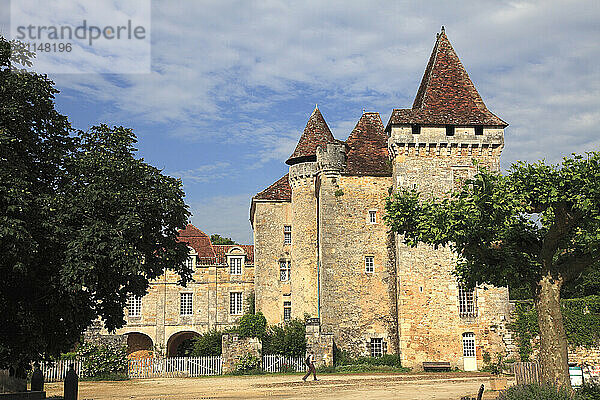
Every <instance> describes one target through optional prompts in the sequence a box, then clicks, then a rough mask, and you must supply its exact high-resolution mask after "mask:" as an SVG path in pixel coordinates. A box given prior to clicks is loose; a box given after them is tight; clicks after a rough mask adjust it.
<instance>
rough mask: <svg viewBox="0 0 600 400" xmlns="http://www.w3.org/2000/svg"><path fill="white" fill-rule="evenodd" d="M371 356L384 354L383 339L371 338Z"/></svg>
mask: <svg viewBox="0 0 600 400" xmlns="http://www.w3.org/2000/svg"><path fill="white" fill-rule="evenodd" d="M370 344H371V346H370V347H371V357H381V356H383V339H382V338H371V343H370Z"/></svg>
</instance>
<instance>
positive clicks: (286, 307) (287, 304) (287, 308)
mask: <svg viewBox="0 0 600 400" xmlns="http://www.w3.org/2000/svg"><path fill="white" fill-rule="evenodd" d="M291 319H292V302H291V301H284V302H283V320H284V321H289V320H291Z"/></svg>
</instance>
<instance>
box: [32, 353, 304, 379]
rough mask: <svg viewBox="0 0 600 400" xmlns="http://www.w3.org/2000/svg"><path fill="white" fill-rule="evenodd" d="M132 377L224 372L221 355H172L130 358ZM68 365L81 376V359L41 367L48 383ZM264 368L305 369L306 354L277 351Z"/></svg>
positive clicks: (264, 362) (62, 375) (264, 360)
mask: <svg viewBox="0 0 600 400" xmlns="http://www.w3.org/2000/svg"><path fill="white" fill-rule="evenodd" d="M127 363H128V369H127V375H128V376H129V378H136V379H140V378H160V377H163V378H175V377H196V376H203V375H221V374H222V360H221V356H208V357H169V358H133V359H130V360H128V361H127ZM69 364H75V371H76V372H77V375H79V376H80V377H81V376H82V372H81V365H82V364H83V362H82V360H77V361H74V360H59V361H55V362H53V363H50V362H48V363H42V364H41V369H42V372H43V373H44V380H45V381H46V382H58V381H62V380H64V378H65V374H66V373H67V371H68V369H69ZM262 369H263V370H264V371H266V372H291V371H296V372H299V371H303V370H304V369H305V366H304V358H303V357H284V356H281V355H278V354H268V355H263V356H262Z"/></svg>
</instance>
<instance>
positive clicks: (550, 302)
mask: <svg viewBox="0 0 600 400" xmlns="http://www.w3.org/2000/svg"><path fill="white" fill-rule="evenodd" d="M562 284H563V278H562V277H561V276H558V277H557V276H553V274H552V273H551V272H550V271H547V272H546V273H545V274H544V275H543V276H542V278H541V279H540V281H539V283H538V288H537V291H536V298H535V306H536V309H537V315H538V317H537V318H538V325H539V327H540V357H539V361H540V367H541V375H542V376H541V378H542V382H544V383H550V384H553V385H557V386H561V387H567V388H570V387H571V380H570V378H569V363H568V353H567V335H566V333H565V327H564V324H563V317H562V313H561V311H560V289H561V287H562Z"/></svg>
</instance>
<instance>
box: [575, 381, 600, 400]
mask: <svg viewBox="0 0 600 400" xmlns="http://www.w3.org/2000/svg"><path fill="white" fill-rule="evenodd" d="M575 399H577V400H600V385H598V384H593V385H587V384H586V385H584V386H583V387H582V388H581V389H579V390H578V391H577V396H576V397H575Z"/></svg>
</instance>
